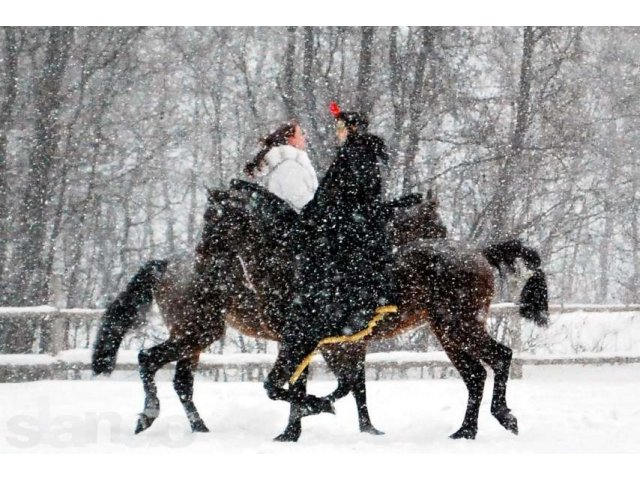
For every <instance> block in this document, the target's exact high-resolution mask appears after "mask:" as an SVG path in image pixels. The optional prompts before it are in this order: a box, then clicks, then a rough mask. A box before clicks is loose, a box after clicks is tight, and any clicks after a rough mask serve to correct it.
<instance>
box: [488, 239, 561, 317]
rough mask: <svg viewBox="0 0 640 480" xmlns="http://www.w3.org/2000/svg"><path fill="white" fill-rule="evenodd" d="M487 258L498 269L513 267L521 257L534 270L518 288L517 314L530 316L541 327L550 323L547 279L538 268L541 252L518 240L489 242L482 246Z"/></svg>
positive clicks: (511, 270) (513, 268) (539, 266)
mask: <svg viewBox="0 0 640 480" xmlns="http://www.w3.org/2000/svg"><path fill="white" fill-rule="evenodd" d="M482 253H483V255H484V256H485V258H486V259H487V261H488V262H489V263H490V264H491V265H492V266H493V267H495V268H497V269H498V270H499V271H500V272H502V269H503V267H506V268H507V270H508V271H510V272H514V271H515V262H516V260H517V259H518V258H520V259H521V260H522V261H523V262H524V264H525V266H526V267H527V268H528V269H529V270H531V271H532V272H533V275H531V277H529V279H528V280H527V282H526V283H525V285H524V287H523V288H522V292H520V315H522V316H523V317H524V318H526V319H529V320H532V321H533V322H534V323H535V324H536V325H538V326H540V327H546V326H547V325H548V324H549V300H548V298H549V296H548V291H547V279H546V275H545V273H544V271H543V270H542V268H541V263H542V262H541V261H540V255H539V254H538V252H537V251H535V250H534V249H533V248H529V247H525V246H524V245H523V244H522V242H521V241H520V240H517V239H516V240H509V241H507V242H502V243H496V244H492V245H489V246H488V247H486V248H485V249H483V250H482Z"/></svg>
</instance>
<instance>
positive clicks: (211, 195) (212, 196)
mask: <svg viewBox="0 0 640 480" xmlns="http://www.w3.org/2000/svg"><path fill="white" fill-rule="evenodd" d="M205 188H206V189H207V199H208V201H209V203H211V204H216V203H220V202H223V201H224V200H226V199H227V198H228V197H229V194H228V193H227V192H224V191H222V190H216V189H214V188H209V187H205Z"/></svg>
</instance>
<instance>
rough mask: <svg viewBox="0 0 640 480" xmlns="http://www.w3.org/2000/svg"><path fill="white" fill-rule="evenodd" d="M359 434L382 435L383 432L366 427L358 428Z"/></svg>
mask: <svg viewBox="0 0 640 480" xmlns="http://www.w3.org/2000/svg"><path fill="white" fill-rule="evenodd" d="M360 432H362V433H368V434H370V435H384V432H383V431H382V430H378V429H377V428H376V427H374V426H373V425H368V426H366V427H360Z"/></svg>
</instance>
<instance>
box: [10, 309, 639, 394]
mask: <svg viewBox="0 0 640 480" xmlns="http://www.w3.org/2000/svg"><path fill="white" fill-rule="evenodd" d="M549 310H550V313H551V314H557V313H569V312H576V311H581V312H640V305H588V304H585V305H551V306H550V309H549ZM102 313H103V310H89V309H57V308H54V307H48V306H43V307H25V308H21V307H16V308H0V326H2V325H3V324H6V323H7V322H30V323H31V326H32V328H33V331H34V332H35V333H34V347H33V352H32V353H31V354H18V355H7V354H4V355H0V382H11V381H14V382H15V381H29V380H41V379H68V378H83V376H86V375H89V373H88V372H89V371H90V346H91V343H90V342H91V338H92V336H93V335H95V332H96V330H97V327H98V324H99V321H100V318H101V316H102ZM491 314H492V317H494V318H497V319H500V320H501V322H502V324H503V326H504V330H505V331H506V335H504V336H505V338H506V339H507V340H506V341H507V343H509V344H510V346H511V348H512V349H513V350H514V359H513V365H512V371H511V375H512V377H514V378H521V377H522V367H523V366H524V365H566V364H580V365H589V364H624V363H640V356H634V355H629V356H625V355H607V354H596V355H594V354H584V355H557V356H548V355H547V356H544V357H537V356H536V355H531V354H527V352H523V351H522V319H521V318H520V317H519V315H518V307H517V306H516V305H514V304H511V303H504V304H494V305H493V306H492V309H491ZM78 347H80V349H78ZM135 353H136V352H130V351H129V352H127V351H121V352H120V356H119V359H118V364H117V371H118V372H131V373H132V374H133V372H134V371H135V370H137V363H136V360H135V358H136V356H135ZM273 360H274V356H273V355H269V354H233V355H227V354H225V355H213V354H204V355H203V356H202V360H201V364H200V366H199V374H201V375H205V376H207V377H211V378H212V379H214V380H218V381H227V380H229V379H235V380H262V379H264V377H265V375H266V373H267V372H268V371H269V369H270V368H271V366H272V365H273ZM366 367H367V376H368V378H372V379H382V378H408V377H409V375H410V373H412V374H413V376H414V377H415V376H416V375H417V376H418V377H419V378H423V377H432V378H433V377H436V378H439V377H446V376H450V375H452V374H454V375H455V369H453V367H452V366H451V364H450V362H449V361H448V359H447V358H446V356H445V355H444V353H443V352H390V353H374V354H369V355H367V365H366ZM170 368H171V366H168V367H166V368H165V369H170ZM312 375H328V371H327V369H326V366H325V365H324V364H323V362H322V361H321V360H320V359H318V360H316V361H314V363H313V368H312Z"/></svg>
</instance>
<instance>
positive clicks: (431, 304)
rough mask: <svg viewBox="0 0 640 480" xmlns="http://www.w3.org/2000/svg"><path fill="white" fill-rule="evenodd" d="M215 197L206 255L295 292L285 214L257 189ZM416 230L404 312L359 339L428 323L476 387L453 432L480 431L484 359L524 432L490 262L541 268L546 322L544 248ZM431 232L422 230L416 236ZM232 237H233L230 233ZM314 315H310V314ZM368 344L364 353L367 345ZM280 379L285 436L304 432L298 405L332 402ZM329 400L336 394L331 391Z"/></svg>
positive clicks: (400, 278)
mask: <svg viewBox="0 0 640 480" xmlns="http://www.w3.org/2000/svg"><path fill="white" fill-rule="evenodd" d="M258 197H259V196H258ZM210 202H211V203H210V207H209V209H210V211H211V210H213V211H214V212H215V214H214V215H213V216H211V215H210V216H209V218H206V220H205V221H206V222H207V224H208V225H215V229H214V230H213V231H214V232H215V233H214V234H212V235H207V232H206V231H205V233H204V235H203V240H202V244H201V248H200V254H201V255H202V256H203V257H204V258H213V257H214V256H216V255H231V256H233V255H236V256H241V257H243V258H245V263H246V265H247V268H246V271H247V276H248V277H249V278H253V279H254V280H253V283H254V285H256V289H257V291H258V292H261V294H262V295H263V298H265V299H268V298H269V296H270V295H272V294H271V293H270V289H271V288H273V287H276V290H277V291H286V292H287V295H289V294H290V290H289V286H290V285H289V284H290V279H291V278H293V277H292V276H289V275H291V272H292V271H293V267H290V266H288V265H290V264H291V262H292V258H291V255H290V251H288V250H287V248H286V245H287V241H286V240H287V239H286V232H287V231H288V230H287V229H285V230H284V233H283V232H281V231H277V230H274V229H277V228H278V227H279V226H280V225H281V223H282V222H275V223H274V221H273V218H270V215H269V214H265V208H263V206H261V205H260V201H259V198H256V194H255V193H253V194H251V195H248V194H247V193H246V192H217V193H214V194H213V195H212V196H211V198H210ZM427 209H428V206H423V207H417V210H418V211H420V212H421V213H423V214H424V211H425V210H427ZM266 210H267V211H268V210H269V209H268V208H267V209H266ZM276 217H277V214H276ZM409 219H411V216H409ZM418 223H419V224H421V223H420V222H418ZM401 231H402V228H399V227H396V234H397V236H398V237H402V235H401V234H400V233H401ZM411 231H412V229H411V228H408V229H407V231H405V232H404V234H405V238H404V241H405V242H408V243H405V244H404V245H402V246H400V247H399V248H398V250H397V252H396V253H395V255H394V266H395V268H394V269H395V272H394V274H395V277H396V280H397V282H398V284H399V292H400V302H399V305H398V307H399V312H400V315H399V317H396V318H392V319H391V321H388V322H385V321H382V323H381V324H380V325H378V326H377V327H376V329H375V331H374V333H373V334H372V335H371V336H369V337H368V338H366V339H364V340H363V341H362V342H360V343H361V344H362V343H364V344H366V343H367V342H368V341H371V340H374V339H377V338H383V337H388V336H392V335H397V334H398V333H400V332H402V331H405V330H407V329H410V328H414V327H416V326H418V325H421V324H424V323H428V324H429V326H430V327H431V329H432V331H433V332H434V334H435V335H436V337H437V338H438V339H439V341H440V343H441V344H442V346H443V348H444V350H445V352H446V353H447V355H448V356H449V358H450V360H451V362H452V363H453V365H454V366H455V367H456V369H457V370H458V371H459V372H460V375H461V377H462V379H463V380H464V382H465V384H466V385H467V389H468V391H469V401H468V405H467V411H466V414H465V418H464V421H463V424H462V426H461V428H460V429H459V430H458V431H457V432H455V433H454V434H453V435H452V437H453V438H474V437H475V435H476V433H477V419H478V411H479V406H480V402H481V399H482V393H483V387H484V382H485V379H486V371H485V368H484V367H483V366H482V363H481V362H485V363H487V364H488V365H489V366H490V367H491V368H492V369H493V370H494V373H495V377H494V378H495V381H494V392H493V399H492V404H491V412H492V414H493V415H494V416H495V417H496V418H497V419H498V421H499V422H500V424H501V425H503V426H504V427H505V428H506V429H508V430H510V431H512V432H514V433H517V428H518V427H517V421H516V418H515V417H514V416H513V415H512V414H511V412H510V410H509V408H508V407H507V403H506V385H507V380H508V375H509V368H510V364H511V357H512V352H511V349H510V348H508V347H507V346H505V345H502V344H500V343H498V342H497V341H495V340H494V339H493V338H491V336H490V335H489V334H488V333H487V330H486V319H487V317H488V314H489V305H490V302H491V299H492V297H493V294H494V277H493V271H492V268H491V267H492V265H493V266H500V265H501V264H503V263H505V264H507V265H508V266H509V267H512V266H513V262H515V260H516V259H517V258H522V259H523V260H524V263H525V265H526V266H527V267H528V268H530V269H531V270H533V272H534V274H533V275H532V276H531V277H530V279H529V280H528V282H527V284H526V285H525V287H524V288H523V291H522V293H521V300H520V303H521V313H522V314H524V315H525V317H526V318H529V319H532V320H533V321H535V322H536V323H538V324H540V325H544V324H546V322H547V320H548V313H547V291H546V281H545V278H544V273H543V272H542V270H541V268H540V258H539V256H538V255H537V253H536V252H535V251H534V250H532V249H529V248H527V247H524V246H523V245H522V244H521V243H520V242H519V241H511V242H505V243H502V244H497V245H491V246H489V247H487V248H486V249H484V250H479V249H475V248H468V247H465V246H463V245H460V244H456V243H454V242H449V241H446V240H445V239H439V240H435V241H434V240H424V239H421V238H413V237H411V236H410V235H409V233H410V232H411ZM442 233H444V232H442V231H441V232H440V236H442ZM425 235H426V233H424V232H423V233H421V234H420V235H417V236H416V237H424V236H425ZM407 236H408V238H407ZM230 238H231V239H234V240H233V241H232V242H227V241H226V240H225V239H230ZM276 264H277V265H287V267H286V268H287V269H288V270H287V272H288V273H287V274H286V275H284V276H283V275H281V274H278V273H274V272H273V271H272V269H273V268H274V266H275V265H276ZM287 295H285V296H284V297H282V298H280V299H279V302H280V303H278V301H276V302H271V301H267V302H266V305H269V304H271V305H278V306H277V307H276V310H277V311H279V312H282V311H284V309H286V307H287V305H288V304H289V303H290V300H289V298H288V297H287ZM266 308H267V309H268V306H267V307H266ZM312 321H313V319H312V318H309V322H312ZM280 325H282V324H280ZM361 352H362V353H361V354H362V355H363V354H364V350H362V351H361ZM297 360H301V358H298V359H296V361H297ZM363 362H364V355H363V356H362V357H361V358H360V359H359V363H363ZM277 368H278V365H277V362H276V369H277ZM276 378H278V377H276ZM278 379H279V381H280V382H281V383H280V384H279V385H278V384H275V385H274V383H273V381H271V380H270V381H269V382H267V384H266V385H265V386H266V388H267V390H268V393H269V395H270V397H271V398H275V399H285V400H288V401H290V402H291V404H292V417H291V418H290V423H289V426H288V427H287V430H286V431H285V433H284V434H283V437H284V439H296V438H297V437H298V435H299V424H297V423H296V421H297V420H299V418H300V414H297V415H296V414H295V412H296V410H302V411H303V412H307V411H311V412H313V413H317V412H319V411H323V410H326V409H328V408H327V407H326V405H325V404H322V403H320V404H316V403H315V399H314V401H311V402H309V401H308V400H307V399H306V398H304V397H301V396H300V394H299V392H297V391H296V390H295V389H296V385H297V382H295V383H293V384H292V385H290V388H289V389H288V390H285V389H284V388H282V385H283V384H284V383H285V382H286V381H287V380H289V378H288V377H284V378H282V377H280V378H278ZM329 400H333V399H332V398H331V397H330V398H329Z"/></svg>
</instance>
